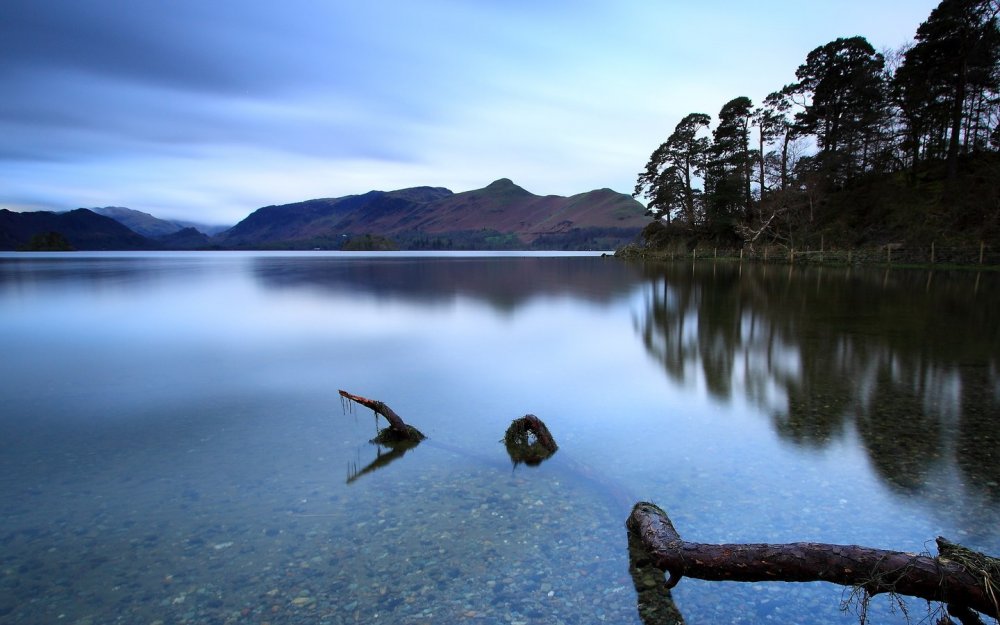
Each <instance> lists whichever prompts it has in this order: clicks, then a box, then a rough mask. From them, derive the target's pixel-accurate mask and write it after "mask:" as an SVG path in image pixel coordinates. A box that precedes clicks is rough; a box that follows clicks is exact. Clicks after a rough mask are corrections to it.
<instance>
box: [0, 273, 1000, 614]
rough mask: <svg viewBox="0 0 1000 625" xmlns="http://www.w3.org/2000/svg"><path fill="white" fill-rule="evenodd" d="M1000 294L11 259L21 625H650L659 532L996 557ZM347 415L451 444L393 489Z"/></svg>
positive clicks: (737, 602)
mask: <svg viewBox="0 0 1000 625" xmlns="http://www.w3.org/2000/svg"><path fill="white" fill-rule="evenodd" d="M996 278H997V277H996V276H995V275H993V274H981V275H980V274H975V273H944V272H912V271H902V270H890V271H884V270H864V271H862V270H857V269H853V270H846V269H844V270H831V269H808V270H806V269H799V268H788V267H776V266H749V265H744V266H742V267H741V266H739V265H730V264H717V265H713V264H711V263H708V264H698V265H691V264H673V265H651V266H650V265H648V266H642V265H631V264H626V263H623V262H620V261H617V260H612V259H608V258H601V257H599V256H585V257H581V256H562V255H531V256H522V255H517V254H479V255H464V256H457V255H448V254H423V255H407V254H377V255H366V254H277V253H191V254H186V253H170V254H87V255H85V254H64V255H60V254H38V255H26V254H20V255H18V254H8V255H4V256H2V257H0V328H3V329H2V333H0V350H2V353H3V354H4V358H3V359H2V361H0V397H2V398H3V408H2V409H0V497H2V499H3V502H4V506H3V510H2V519H0V543H2V545H3V549H2V551H0V569H2V571H0V573H2V574H0V622H3V623H42V622H65V623H81V624H82V623H94V624H97V623H115V622H120V623H156V622H161V623H163V624H169V623H225V622H232V623H263V622H268V623H272V624H278V623H356V622H358V623H362V622H363V623H372V622H385V623H464V622H472V623H512V624H516V623H541V622H544V623H640V622H642V621H641V620H640V616H639V612H638V610H637V599H638V597H637V593H636V590H635V587H634V581H635V580H633V578H632V576H631V575H630V573H629V561H628V552H627V548H626V535H625V531H624V527H623V523H624V520H625V518H626V516H627V514H628V511H629V508H630V505H631V503H632V502H634V501H638V500H640V499H644V500H649V501H653V502H655V503H657V504H658V505H660V506H661V507H663V508H664V509H665V510H666V511H667V512H668V513H669V514H670V516H671V518H672V519H673V521H674V524H675V525H676V527H677V528H678V530H679V531H680V533H681V535H682V536H684V537H685V538H688V539H689V540H695V541H700V542H786V541H816V542H837V543H857V544H867V545H871V546H875V547H883V548H889V549H902V550H912V551H924V550H933V548H934V547H933V539H934V537H935V536H938V535H944V536H947V537H949V538H951V539H953V540H956V541H958V542H962V543H964V544H966V545H968V546H970V547H973V548H976V549H981V550H985V551H988V552H992V553H1000V523H998V521H1000V463H998V462H997V453H998V451H997V450H998V449H1000V421H998V419H1000V410H998V407H1000V367H998V356H1000V324H997V323H996V320H995V311H996V310H1000V306H998V301H997V297H998V296H997V293H998V292H1000V291H998V289H997V286H998V284H997V279H996ZM338 389H346V390H349V391H351V392H353V393H357V394H360V395H364V396H367V397H372V398H376V399H380V400H383V401H385V402H386V403H387V404H388V405H390V406H391V407H392V408H394V409H395V411H396V412H398V413H399V414H400V415H402V416H403V417H404V418H405V419H406V420H407V421H409V422H411V423H412V424H414V425H416V426H417V427H419V428H420V429H421V430H422V431H423V432H424V433H425V434H427V435H428V437H429V438H428V440H427V441H425V442H424V443H421V444H420V445H419V446H417V447H416V448H415V449H411V450H409V451H407V452H406V453H405V454H403V455H402V456H400V457H397V458H392V457H391V456H387V454H388V453H389V452H388V450H384V449H383V450H380V449H378V448H377V447H376V446H374V445H371V444H369V443H368V442H367V441H368V440H369V439H370V438H371V437H372V436H374V434H375V427H376V426H375V420H374V418H373V416H372V413H371V411H369V410H367V409H365V408H362V407H359V406H355V407H353V409H352V408H351V407H350V406H345V405H343V404H342V402H341V400H340V398H339V395H338V393H337V391H338ZM525 413H534V414H536V415H538V416H539V417H541V418H542V419H543V420H544V421H545V422H546V423H547V424H548V427H549V429H550V430H551V431H552V433H553V435H554V436H555V438H556V440H557V442H558V443H559V445H560V449H559V451H558V452H557V453H556V455H555V456H554V457H553V458H551V459H549V460H547V461H545V462H543V463H542V464H541V466H539V467H526V466H523V465H521V466H517V467H512V465H511V463H510V461H509V459H508V457H507V455H506V452H505V450H504V447H503V445H502V444H501V443H500V442H499V441H500V439H501V438H502V436H503V433H504V430H505V429H506V427H507V425H508V424H509V423H510V421H511V420H512V419H514V418H516V417H519V416H521V415H523V414H525ZM383 425H384V422H383ZM387 459H388V460H390V461H389V462H388V463H387V464H384V463H385V461H386V460H387ZM373 462H374V463H377V465H376V466H377V468H375V469H373V470H369V471H365V472H363V473H362V471H364V469H365V468H366V467H367V466H369V465H370V464H371V463H373ZM379 465H380V466H379ZM352 478H354V479H352ZM640 583H641V582H640ZM849 598H850V597H849V593H848V592H847V591H845V590H844V589H842V588H840V587H838V586H832V585H826V584H774V583H771V584H766V583H761V584H737V583H718V582H702V581H699V580H693V579H685V580H683V581H682V582H681V583H680V585H679V586H677V588H676V589H675V590H674V591H673V599H674V601H675V603H676V606H677V608H678V609H679V610H680V612H681V613H682V614H683V616H684V618H685V619H686V620H687V622H688V623H758V622H767V621H771V620H780V621H781V622H785V623H796V622H829V623H836V622H842V623H854V622H857V616H856V615H855V613H854V610H855V609H856V607H857V605H856V604H852V605H849V606H848V609H847V610H846V611H842V610H841V604H842V602H845V601H846V600H848V599H849ZM848 603H849V602H848ZM903 607H905V608H906V609H907V610H908V611H909V614H910V618H911V620H912V621H913V622H920V621H921V620H923V619H927V609H928V608H927V606H926V604H922V603H920V602H908V603H907V604H905V606H903ZM870 616H871V618H872V620H873V622H887V623H896V622H900V623H901V622H905V618H904V615H903V614H902V611H901V608H900V607H899V606H897V605H895V604H894V603H893V601H892V600H890V599H889V598H886V597H878V598H876V599H875V600H874V601H873V602H872V605H871V607H870ZM647 622H655V620H648V621H647Z"/></svg>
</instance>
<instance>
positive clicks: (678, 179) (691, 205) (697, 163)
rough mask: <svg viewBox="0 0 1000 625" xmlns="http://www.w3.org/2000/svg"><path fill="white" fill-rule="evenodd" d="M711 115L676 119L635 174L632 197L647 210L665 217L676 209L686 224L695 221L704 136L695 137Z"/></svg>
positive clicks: (696, 114)
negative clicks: (643, 167) (640, 199)
mask: <svg viewBox="0 0 1000 625" xmlns="http://www.w3.org/2000/svg"><path fill="white" fill-rule="evenodd" d="M711 121H712V118H711V117H709V116H708V115H705V114H704V113H691V114H689V115H686V116H685V117H684V119H682V120H681V121H680V122H678V124H677V126H676V127H675V128H674V132H673V133H672V134H671V135H670V137H668V138H667V140H666V141H665V142H663V143H662V144H661V145H660V146H659V147H658V148H656V150H654V151H653V154H652V155H651V156H650V157H649V162H648V163H647V164H646V170H645V171H644V172H642V173H640V174H639V177H638V180H637V181H636V185H635V192H634V193H633V194H632V197H638V196H640V195H641V196H643V197H645V198H646V199H647V200H649V203H648V204H647V206H648V208H649V210H650V212H651V213H652V214H653V215H654V216H656V217H661V216H666V218H667V220H668V221H669V219H670V215H671V213H674V212H680V213H682V214H683V216H684V218H685V219H686V220H687V222H688V223H690V224H695V223H697V221H698V206H697V204H698V202H697V199H698V196H699V195H700V191H699V190H698V189H696V188H695V186H694V181H695V178H697V177H700V176H701V175H703V173H704V170H705V157H706V154H707V152H708V147H709V142H708V138H707V137H704V136H699V134H700V132H701V131H702V130H703V129H705V128H707V127H708V124H709V123H710V122H711Z"/></svg>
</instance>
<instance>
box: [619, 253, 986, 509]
mask: <svg viewBox="0 0 1000 625" xmlns="http://www.w3.org/2000/svg"><path fill="white" fill-rule="evenodd" d="M644 271H645V272H646V275H647V278H648V280H649V281H650V283H651V286H650V288H649V289H648V294H647V297H646V300H645V303H644V305H643V307H642V310H641V312H640V313H639V314H638V315H637V318H636V328H637V331H638V333H639V335H640V337H641V340H642V341H643V343H644V345H645V347H646V349H647V351H648V353H649V354H650V355H651V356H652V357H653V358H655V359H656V360H657V361H658V362H659V363H660V364H661V365H662V367H663V369H664V370H665V371H666V373H667V375H668V376H669V377H670V378H671V379H672V380H674V381H675V382H676V383H677V384H679V385H683V386H688V387H702V388H704V390H705V391H707V393H708V394H710V396H712V397H714V398H715V399H716V400H719V401H724V402H735V401H743V400H745V401H748V402H750V403H751V404H753V405H756V406H757V407H758V408H759V409H760V410H762V411H764V412H765V413H766V414H768V415H770V418H771V419H772V421H773V426H774V428H775V430H776V431H777V432H778V433H779V435H780V436H781V437H782V439H784V440H786V441H789V442H791V443H794V444H795V445H796V446H801V447H804V448H814V449H822V448H824V447H826V446H828V445H829V444H830V443H831V442H833V441H835V440H837V439H842V438H844V437H846V436H857V437H858V438H859V440H860V442H861V444H862V445H863V447H864V449H865V450H866V452H867V455H868V458H869V460H870V462H871V464H872V466H873V467H874V468H875V470H876V471H877V472H878V474H879V475H880V476H881V478H882V479H883V480H884V482H885V483H886V484H888V485H890V486H891V487H892V488H893V489H894V490H895V491H897V492H899V493H901V494H908V495H913V494H917V493H924V494H927V493H931V492H941V491H948V490H951V491H952V492H961V493H965V494H971V495H973V496H976V497H982V496H985V497H986V498H988V499H989V500H992V501H996V500H1000V462H998V460H1000V457H998V456H997V452H998V450H1000V374H998V372H1000V324H997V322H996V318H995V316H994V313H993V311H996V310H998V309H1000V302H998V301H997V300H998V296H997V293H998V290H997V286H998V285H997V276H995V275H992V274H991V275H983V276H980V275H978V274H972V273H954V274H949V273H930V272H918V271H902V270H895V271H884V270H872V271H868V270H858V269H843V270H834V269H830V268H824V269H816V268H813V269H799V268H788V267H781V268H776V267H768V266H761V265H753V266H747V265H743V266H740V265H735V264H711V263H709V264H695V265H690V264H685V265H679V264H671V265H659V266H655V265H650V266H646V267H645V268H644Z"/></svg>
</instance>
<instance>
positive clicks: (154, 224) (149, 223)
mask: <svg viewBox="0 0 1000 625" xmlns="http://www.w3.org/2000/svg"><path fill="white" fill-rule="evenodd" d="M90 210H92V211H94V212H95V213H97V214H98V215H104V216H105V217H110V218H112V219H114V220H115V221H117V222H119V223H122V224H124V225H125V226H127V227H128V228H129V229H130V230H132V231H133V232H136V233H138V234H141V235H142V236H144V237H149V238H151V239H159V238H162V237H165V236H167V235H171V234H174V233H177V232H180V231H181V230H183V229H185V228H194V229H195V230H197V231H198V232H202V233H204V234H207V235H209V236H213V235H216V234H218V233H220V232H223V231H224V230H227V229H228V228H229V226H210V225H208V224H200V223H196V222H191V221H168V220H166V219H160V218H158V217H154V216H152V215H150V214H149V213H144V212H142V211H137V210H135V209H132V208H125V207H124V206H102V207H97V208H91V209H90Z"/></svg>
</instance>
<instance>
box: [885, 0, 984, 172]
mask: <svg viewBox="0 0 1000 625" xmlns="http://www.w3.org/2000/svg"><path fill="white" fill-rule="evenodd" d="M998 13H1000V2H997V0H943V1H942V2H941V3H940V4H939V5H938V6H937V7H936V8H935V9H934V10H933V11H931V15H930V17H928V18H927V21H925V22H924V23H922V24H921V25H920V28H918V29H917V35H916V43H915V44H914V46H913V47H912V48H910V49H909V50H908V51H907V52H906V54H905V56H904V59H903V63H902V65H901V66H900V68H899V71H897V73H896V76H895V80H894V84H893V87H894V89H893V93H894V96H895V98H896V101H897V102H898V104H899V106H900V109H901V110H902V112H903V115H904V118H905V120H906V124H907V129H908V131H907V135H908V141H909V145H908V147H909V148H910V150H911V153H912V154H913V159H914V161H916V160H918V159H919V155H920V153H921V147H923V149H924V151H925V152H926V153H927V154H928V155H930V156H935V151H934V148H935V146H936V145H942V144H943V145H946V148H945V154H944V156H945V158H946V161H947V170H948V176H949V178H954V177H955V175H956V174H957V172H958V156H959V154H960V153H961V152H962V151H965V150H969V149H981V148H985V147H986V146H987V145H988V142H989V137H990V135H991V133H992V132H993V131H994V128H995V127H996V120H995V117H996V115H995V112H996V107H997V94H998V92H1000V84H998V83H1000V72H998V67H997V66H998V62H1000V30H998V27H997V14H998ZM991 124H992V126H993V128H991ZM963 137H964V141H963Z"/></svg>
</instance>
